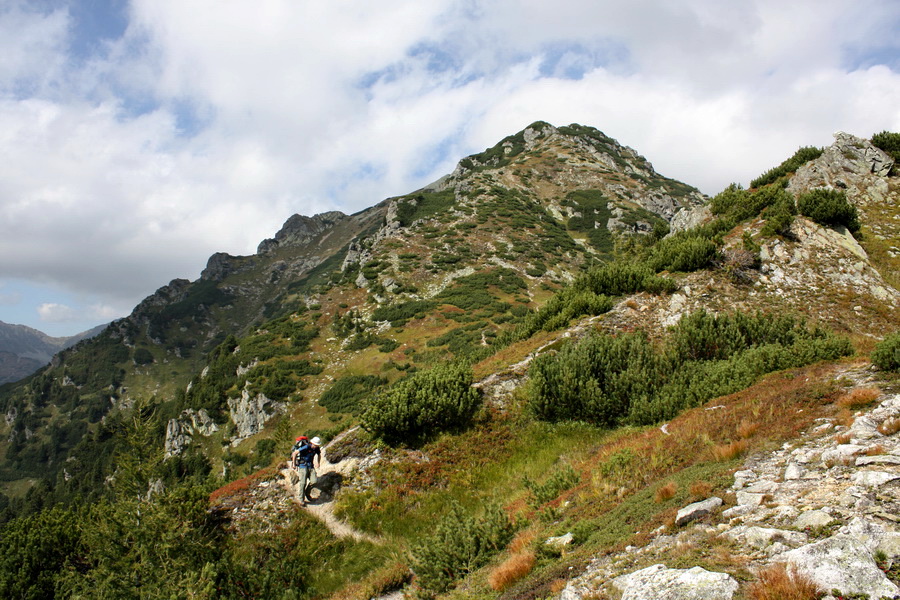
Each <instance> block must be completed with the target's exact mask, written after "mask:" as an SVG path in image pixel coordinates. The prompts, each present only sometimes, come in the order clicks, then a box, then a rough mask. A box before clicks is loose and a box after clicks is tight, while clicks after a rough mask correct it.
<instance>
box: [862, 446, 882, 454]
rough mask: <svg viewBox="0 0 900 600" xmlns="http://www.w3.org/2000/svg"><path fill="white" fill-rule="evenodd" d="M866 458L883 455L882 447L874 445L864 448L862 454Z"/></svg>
mask: <svg viewBox="0 0 900 600" xmlns="http://www.w3.org/2000/svg"><path fill="white" fill-rule="evenodd" d="M864 454H865V455H866V456H880V455H882V454H884V446H882V445H881V444H875V445H874V446H869V447H868V448H866V451H865V453H864Z"/></svg>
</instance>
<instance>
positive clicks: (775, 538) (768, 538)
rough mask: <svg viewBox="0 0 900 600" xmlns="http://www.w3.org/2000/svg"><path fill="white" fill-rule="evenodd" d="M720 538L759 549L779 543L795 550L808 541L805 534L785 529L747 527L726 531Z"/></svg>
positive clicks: (742, 526)
mask: <svg viewBox="0 0 900 600" xmlns="http://www.w3.org/2000/svg"><path fill="white" fill-rule="evenodd" d="M722 536H723V537H725V538H728V539H730V540H733V541H736V542H743V543H744V544H747V545H748V546H752V547H754V548H759V549H763V548H766V547H767V546H769V545H771V544H773V543H775V542H781V543H782V544H784V545H786V546H790V547H794V548H796V547H797V546H802V545H803V544H805V543H806V542H807V541H808V538H807V536H806V534H805V533H801V532H799V531H787V530H785V529H774V528H772V527H757V526H751V527H747V526H744V525H741V526H740V527H735V528H734V529H731V530H729V531H726V532H725V533H723V534H722Z"/></svg>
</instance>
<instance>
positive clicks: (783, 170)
mask: <svg viewBox="0 0 900 600" xmlns="http://www.w3.org/2000/svg"><path fill="white" fill-rule="evenodd" d="M822 152H823V150H822V149H821V148H814V147H812V146H805V147H802V148H799V149H798V150H797V151H796V152H795V153H794V155H793V156H791V157H790V158H789V159H787V160H786V161H784V162H783V163H781V164H780V165H778V166H777V167H775V168H774V169H769V170H768V171H766V172H765V173H763V174H762V175H760V176H759V177H757V178H756V179H754V180H753V181H751V182H750V187H751V188H758V187H762V186H764V185H768V184H770V183H774V182H775V181H777V180H778V179H779V178H780V177H784V176H785V175H787V174H789V173H793V172H795V171H796V170H797V169H799V168H800V167H801V166H803V165H804V164H806V163H808V162H809V161H811V160H815V159H817V158H819V157H820V156H822Z"/></svg>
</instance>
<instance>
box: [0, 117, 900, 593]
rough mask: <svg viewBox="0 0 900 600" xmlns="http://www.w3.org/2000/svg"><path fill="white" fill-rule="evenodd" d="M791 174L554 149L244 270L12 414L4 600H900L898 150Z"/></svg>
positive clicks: (373, 214) (224, 276)
mask: <svg viewBox="0 0 900 600" xmlns="http://www.w3.org/2000/svg"><path fill="white" fill-rule="evenodd" d="M686 151H687V150H686ZM780 160H783V162H780V163H779V162H778V161H780ZM772 164H773V167H772V168H771V169H770V170H768V171H767V172H765V173H762V174H760V176H759V177H758V178H756V179H754V180H753V181H752V182H750V184H749V187H747V188H744V187H743V186H742V185H740V184H737V183H735V184H732V185H730V186H728V187H727V188H725V189H724V190H722V191H721V192H720V193H718V194H717V195H715V196H714V197H712V198H710V197H707V196H705V195H704V194H702V193H701V192H700V191H698V190H697V189H696V188H694V187H692V186H691V185H689V184H687V183H683V182H680V181H676V180H673V179H670V178H668V177H665V176H664V175H661V174H659V173H657V172H656V170H655V169H654V167H653V165H652V164H651V163H650V162H649V161H648V160H647V159H646V158H645V157H643V156H641V154H639V153H638V152H637V151H636V150H634V149H632V148H629V147H627V146H625V145H623V144H621V143H619V142H618V141H616V140H614V139H612V138H610V137H608V136H607V135H605V134H604V133H602V132H601V131H599V130H598V129H595V128H593V127H589V126H585V125H579V124H571V125H567V126H554V125H551V124H549V123H546V122H542V121H539V122H535V123H532V124H531V125H529V126H528V127H526V128H525V129H523V130H522V131H520V132H518V133H515V134H514V135H510V136H509V137H506V138H504V139H503V140H501V141H500V142H499V143H497V144H496V145H495V146H493V147H491V148H488V149H486V150H485V151H484V152H482V153H480V154H475V155H472V156H468V157H465V158H462V160H460V161H459V163H458V164H457V166H456V169H455V170H454V171H453V172H452V173H450V174H449V175H446V176H444V177H442V178H440V179H438V180H437V181H435V182H433V183H432V184H430V185H428V186H426V187H424V188H422V189H418V190H414V191H411V192H409V193H407V194H404V195H401V196H396V197H392V198H388V199H385V200H383V201H381V202H379V203H377V204H375V205H373V206H371V207H370V208H367V209H365V210H363V211H361V212H358V213H356V214H352V215H345V214H343V213H341V212H326V213H323V214H317V215H314V216H303V215H293V216H291V217H290V218H288V219H287V221H286V222H285V224H284V226H283V227H282V229H281V230H280V231H278V232H277V233H275V234H274V237H273V238H271V239H266V240H264V241H262V242H261V243H260V244H259V247H258V249H257V252H256V253H255V254H253V255H249V256H232V255H229V254H225V253H217V254H214V255H213V256H211V257H210V258H209V261H208V263H207V266H206V269H205V270H204V271H203V272H202V275H201V276H200V278H199V279H198V280H196V281H187V280H184V279H175V280H172V281H171V282H169V283H168V284H166V285H163V286H162V287H160V288H159V289H158V290H157V291H156V293H154V294H153V295H151V296H149V297H148V298H146V299H145V300H143V301H142V302H141V303H140V304H139V305H138V306H136V307H135V308H134V310H133V312H132V313H131V314H130V316H128V317H126V318H123V319H120V320H117V321H114V322H113V323H112V324H110V325H109V326H108V327H106V329H105V330H103V331H102V332H101V333H100V334H99V335H97V336H96V337H93V338H90V339H86V340H83V341H80V342H78V343H77V344H76V345H74V346H72V347H70V348H67V349H64V350H62V351H60V352H59V353H58V354H56V355H55V356H54V358H53V360H52V362H51V364H50V365H49V366H46V367H45V368H43V369H41V370H39V371H37V372H35V373H33V374H32V375H29V376H27V377H25V378H24V379H21V380H18V381H14V382H11V383H6V384H5V385H3V386H2V387H0V409H2V411H3V414H4V415H5V419H4V421H3V422H2V423H0V429H2V431H0V434H2V435H0V457H2V462H0V523H2V525H0V527H2V529H0V597H3V598H21V599H47V598H60V599H62V598H108V599H127V598H134V599H142V600H143V599H155V598H160V599H162V598H191V599H213V598H216V599H219V598H222V599H230V598H234V599H238V598H266V599H284V600H288V599H297V600H325V599H329V600H370V599H377V600H388V599H397V598H401V597H405V598H410V599H420V600H426V599H436V598H441V599H446V600H462V599H472V600H488V599H500V600H557V599H560V600H581V599H585V600H603V599H618V598H623V599H624V598H628V599H633V598H709V599H720V598H721V599H732V598H734V599H736V600H740V599H755V600H762V599H772V598H792V599H797V598H810V599H813V598H823V597H831V598H863V597H869V598H873V599H875V598H883V597H887V598H896V597H900V587H898V586H900V519H898V516H897V515H898V514H900V374H898V373H900V166H898V164H900V133H892V132H888V131H884V132H880V133H875V134H874V135H872V136H871V138H869V139H863V138H860V137H856V136H854V135H850V134H847V133H840V132H839V133H836V134H835V135H834V143H833V144H832V145H831V146H828V147H824V148H816V147H802V148H799V149H798V150H797V152H796V154H794V155H793V156H790V157H782V156H777V157H772ZM398 191H399V190H398ZM300 435H303V436H307V437H309V438H313V437H319V438H321V440H322V450H323V453H322V457H321V464H320V465H317V471H318V481H317V483H316V484H315V486H314V487H313V489H312V498H313V500H312V501H311V502H310V503H309V504H308V505H306V506H301V504H300V500H301V497H302V496H301V494H302V490H300V489H299V488H298V485H297V483H296V474H295V473H291V469H288V468H286V467H287V461H288V457H289V455H290V453H291V447H292V445H293V443H294V440H295V438H296V437H297V436H300Z"/></svg>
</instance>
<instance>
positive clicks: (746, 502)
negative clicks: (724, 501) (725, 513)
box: [737, 492, 765, 506]
mask: <svg viewBox="0 0 900 600" xmlns="http://www.w3.org/2000/svg"><path fill="white" fill-rule="evenodd" d="M764 497H765V494H754V493H752V492H738V493H737V503H738V505H740V506H759V505H760V504H762V503H763V498H764Z"/></svg>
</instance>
